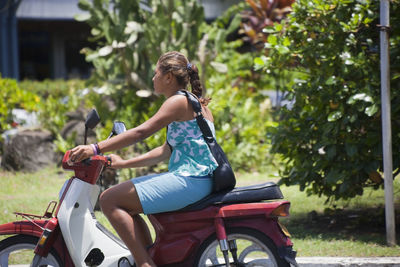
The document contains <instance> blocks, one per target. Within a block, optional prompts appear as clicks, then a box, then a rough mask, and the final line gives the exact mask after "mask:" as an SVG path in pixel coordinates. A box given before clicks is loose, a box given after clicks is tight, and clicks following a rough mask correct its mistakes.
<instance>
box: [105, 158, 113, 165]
mask: <svg viewBox="0 0 400 267" xmlns="http://www.w3.org/2000/svg"><path fill="white" fill-rule="evenodd" d="M106 159H107V161H106V167H111V164H112V160H111V157H110V156H106Z"/></svg>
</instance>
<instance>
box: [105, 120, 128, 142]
mask: <svg viewBox="0 0 400 267" xmlns="http://www.w3.org/2000/svg"><path fill="white" fill-rule="evenodd" d="M125 131H126V127H125V123H123V122H122V121H114V125H113V128H112V130H111V133H110V135H109V136H108V138H111V136H114V135H119V134H121V133H123V132H125ZM108 138H107V139H108Z"/></svg>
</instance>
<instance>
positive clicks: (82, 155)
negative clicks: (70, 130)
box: [69, 145, 94, 162]
mask: <svg viewBox="0 0 400 267" xmlns="http://www.w3.org/2000/svg"><path fill="white" fill-rule="evenodd" d="M93 155H94V151H93V148H92V146H91V145H80V146H77V147H74V148H73V149H71V152H70V154H69V159H70V160H71V161H72V162H80V161H82V160H84V159H87V158H89V157H91V156H93Z"/></svg>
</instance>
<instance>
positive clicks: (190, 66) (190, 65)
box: [186, 62, 192, 70]
mask: <svg viewBox="0 0 400 267" xmlns="http://www.w3.org/2000/svg"><path fill="white" fill-rule="evenodd" d="M186 68H187V69H188V70H191V69H192V64H191V63H190V62H189V63H188V64H187V65H186Z"/></svg>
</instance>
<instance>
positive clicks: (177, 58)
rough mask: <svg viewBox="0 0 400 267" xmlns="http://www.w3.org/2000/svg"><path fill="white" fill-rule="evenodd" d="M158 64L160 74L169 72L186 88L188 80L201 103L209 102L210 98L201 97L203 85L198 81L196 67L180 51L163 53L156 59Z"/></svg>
mask: <svg viewBox="0 0 400 267" xmlns="http://www.w3.org/2000/svg"><path fill="white" fill-rule="evenodd" d="M158 66H159V69H160V71H161V73H162V74H166V73H168V72H171V73H172V74H173V75H174V76H175V78H176V80H177V82H178V84H179V85H180V86H182V88H184V89H186V88H187V86H188V84H189V82H190V86H191V89H192V90H191V91H192V93H193V94H194V95H196V96H197V97H198V98H199V100H200V102H201V103H202V104H203V105H207V104H208V102H210V100H211V99H210V98H204V97H203V86H202V85H201V83H200V78H199V70H198V68H197V67H196V66H195V65H194V64H192V63H190V62H189V60H188V59H187V58H186V57H185V56H184V55H183V54H182V53H179V52H176V51H172V52H167V53H165V54H163V55H162V56H161V57H160V58H159V59H158Z"/></svg>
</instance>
